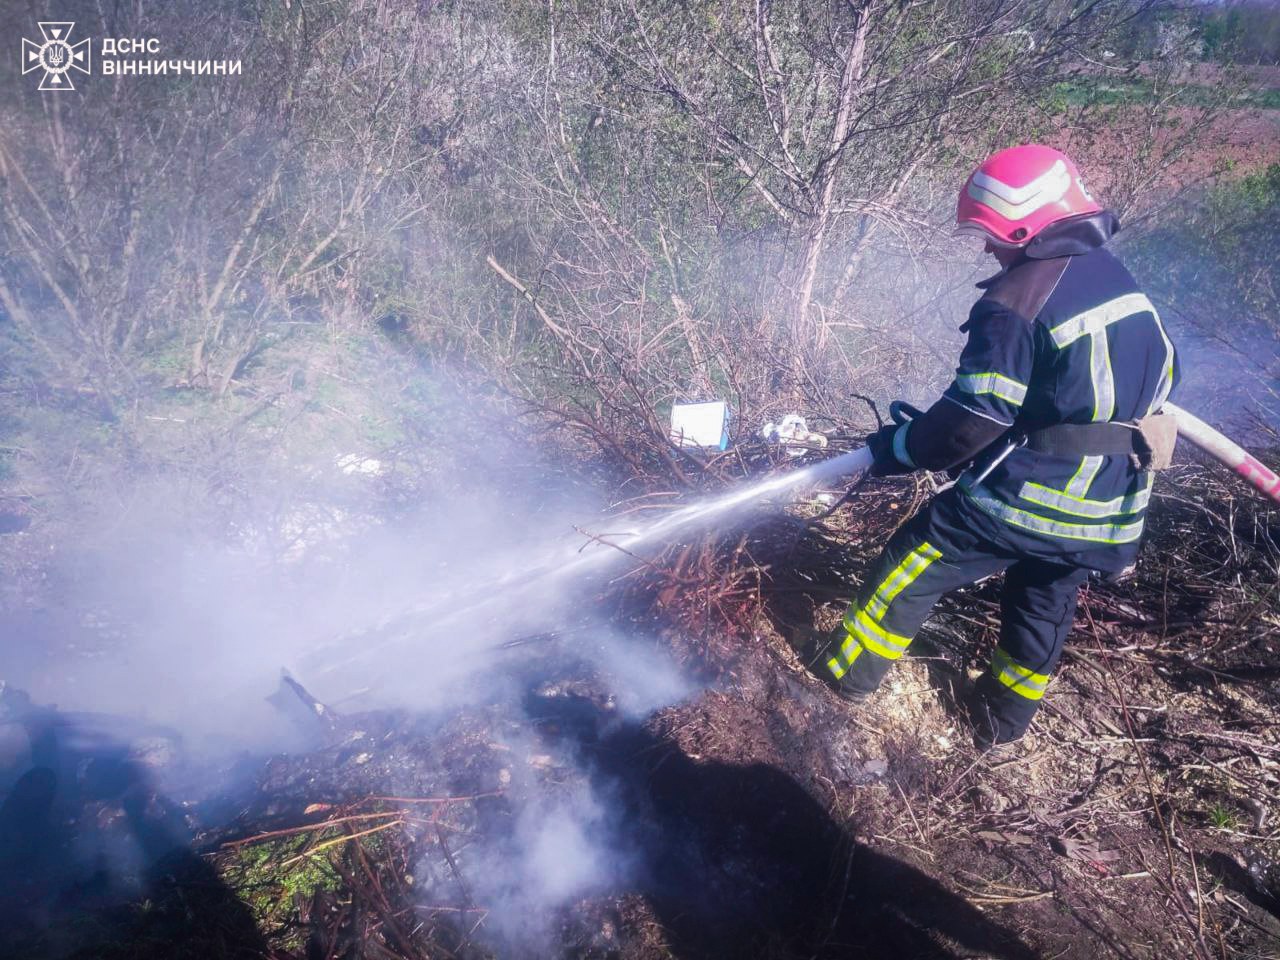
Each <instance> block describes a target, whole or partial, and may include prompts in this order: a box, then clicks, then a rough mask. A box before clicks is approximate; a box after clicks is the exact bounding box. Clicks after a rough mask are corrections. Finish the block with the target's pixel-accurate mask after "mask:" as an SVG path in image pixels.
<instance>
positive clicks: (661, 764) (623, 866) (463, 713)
mask: <svg viewBox="0 0 1280 960" xmlns="http://www.w3.org/2000/svg"><path fill="white" fill-rule="evenodd" d="M888 492H892V490H890V491H888ZM901 492H902V494H903V497H902V498H901V499H900V500H898V501H896V502H897V503H898V510H897V512H896V514H895V513H890V514H889V516H890V518H892V517H893V516H902V515H905V514H906V513H907V512H909V506H910V503H911V500H910V497H911V496H912V495H913V491H912V490H910V489H907V488H903V489H902V491H901ZM885 493H886V490H885V489H880V490H875V491H867V492H866V493H865V494H864V495H863V496H865V497H876V498H878V499H877V502H878V503H883V502H884V497H885ZM914 493H915V494H916V495H918V493H919V491H918V490H916V491H914ZM809 512H810V513H811V512H812V510H810V511H809ZM805 513H806V510H805V508H800V509H798V510H797V511H796V513H795V515H793V516H791V517H782V518H777V519H776V520H774V521H771V522H769V523H767V524H763V525H761V527H760V528H759V529H757V530H756V531H754V532H753V533H752V534H751V535H750V537H748V538H746V539H743V540H740V541H737V542H735V543H733V544H729V545H728V546H727V547H726V548H725V553H724V554H722V555H721V556H724V555H727V556H730V557H732V558H734V563H736V564H738V568H735V569H737V571H738V572H736V573H733V574H732V575H730V574H726V573H723V571H722V573H721V575H719V576H717V577H716V578H715V579H714V582H712V583H709V584H708V585H706V586H705V587H703V588H701V589H700V590H699V589H694V588H693V587H692V586H690V585H689V584H690V583H691V580H690V575H691V571H692V570H693V569H694V566H695V563H694V561H693V560H691V559H690V554H689V551H688V550H685V551H683V552H681V553H679V554H678V555H676V556H675V557H673V558H672V565H671V569H673V570H674V571H675V573H676V574H678V576H679V578H680V579H679V582H680V583H681V584H684V585H685V589H681V590H673V589H671V584H670V583H667V584H665V585H664V584H663V583H662V582H661V578H660V577H659V578H658V579H657V582H653V583H650V584H649V585H648V587H647V588H646V589H644V590H637V591H636V592H635V593H634V594H632V595H630V596H628V597H627V601H628V604H627V605H626V606H625V609H630V610H632V611H634V610H635V609H636V605H637V600H638V599H642V600H644V602H645V604H647V606H646V607H645V616H646V620H645V623H646V624H647V625H648V626H647V627H646V629H648V628H651V627H652V624H653V623H655V622H656V623H658V624H660V625H661V626H660V628H659V629H657V630H656V631H654V633H653V642H654V643H656V644H659V645H662V646H666V647H669V648H670V649H672V650H674V651H676V652H677V653H678V654H679V655H680V656H682V657H685V658H687V661H688V664H689V666H690V668H691V669H693V668H696V669H698V670H699V671H701V673H702V675H703V676H704V677H705V678H706V688H705V689H704V690H702V692H700V693H698V694H697V695H694V696H692V697H690V698H688V699H687V700H686V701H684V702H682V703H681V704H678V705H676V706H673V707H669V708H667V709H665V710H662V711H660V712H659V713H657V714H655V715H652V716H649V717H630V716H627V715H625V714H624V713H623V712H622V711H621V710H619V708H618V707H617V705H616V704H615V702H614V700H613V698H612V697H611V695H610V690H611V687H612V686H613V681H614V679H616V678H611V677H610V676H608V675H607V674H605V673H604V672H602V671H601V670H599V669H597V668H593V667H590V666H587V665H585V664H584V663H583V662H582V661H581V660H579V659H577V658H576V657H575V656H574V655H573V653H572V646H571V644H570V642H569V640H568V638H565V639H561V640H554V639H552V640H548V641H547V642H545V643H539V644H536V645H531V646H526V647H520V648H517V652H515V653H514V654H513V655H512V658H511V660H510V662H509V663H508V666H509V667H510V669H511V670H512V671H513V672H514V674H515V675H516V676H517V678H518V680H519V684H520V686H521V689H523V691H524V692H523V695H522V696H521V697H520V698H519V700H518V702H517V703H516V704H515V705H513V704H511V703H510V701H509V699H506V698H499V697H497V696H495V699H494V702H493V703H490V704H485V703H480V704H478V705H475V706H472V707H468V708H466V709H463V710H459V711H456V712H455V713H453V714H451V715H449V716H446V717H440V716H436V717H428V716H421V715H411V714H406V713H396V712H378V711H369V712H363V713H356V712H353V713H349V714H346V715H340V716H339V717H338V718H337V719H336V720H335V721H334V723H333V724H332V725H329V726H326V727H324V728H323V729H318V730H316V731H313V735H314V737H315V742H314V744H313V746H312V747H311V748H309V749H305V750H300V751H299V752H296V753H293V754H287V755H279V756H276V757H273V758H270V759H268V760H266V761H263V760H261V759H254V758H242V759H241V760H240V761H239V762H238V763H237V762H235V761H227V765H226V767H225V768H224V769H221V770H218V771H214V773H215V777H214V778H213V779H214V781H215V782H221V783H222V784H225V789H219V788H218V787H217V786H214V787H212V788H211V787H210V786H209V783H210V777H209V773H210V771H209V770H207V769H204V770H185V769H184V766H185V763H186V761H185V760H184V757H183V754H182V749H181V744H180V743H179V742H177V741H176V740H175V739H174V738H173V737H172V736H171V735H170V734H168V733H167V732H166V731H163V730H152V729H146V728H138V727H134V726H130V725H129V724H128V723H125V722H122V721H118V720H111V721H108V720H107V719H106V718H101V717H87V716H74V715H65V714H60V713H57V712H56V711H48V710H41V709H38V708H36V707H34V706H33V705H31V704H29V703H26V702H24V701H23V700H22V699H21V697H20V696H17V695H15V694H14V693H13V692H12V691H9V692H8V694H7V696H6V700H5V702H4V705H3V710H4V713H3V715H2V716H0V719H3V720H5V723H4V725H3V728H4V729H5V730H6V731H8V735H10V736H11V737H12V736H17V735H18V733H17V731H20V732H21V736H22V737H24V738H25V741H24V743H25V747H26V749H27V751H28V755H29V758H30V762H25V761H24V762H25V769H19V768H18V767H17V766H14V767H13V768H12V769H10V770H9V771H8V774H9V776H8V780H7V781H6V784H8V785H9V786H8V791H7V794H6V796H5V799H4V801H3V808H2V809H0V870H2V871H3V875H4V881H5V882H4V883H3V885H2V886H0V890H2V891H3V892H2V893H0V898H2V899H3V903H2V904H0V910H3V913H2V914H0V931H3V933H0V943H2V944H3V950H2V951H0V955H3V956H14V957H51V956H73V957H80V958H90V957H93V958H98V957H102V958H124V957H129V958H133V957H140V958H152V957H155V958H159V957H166V958H168V957H193V958H194V957H202V958H204V957H212V958H221V957H245V958H248V957H278V958H283V957H290V958H301V957H306V958H312V957H317V958H320V957H325V958H338V957H477V958H478V957H492V956H502V957H524V956H532V955H537V954H545V955H550V956H564V957H575V958H587V957H593V958H595V957H598V958H606V957H608V958H619V960H631V958H635V960H650V958H654V960H656V958H709V957H739V956H751V957H776V958H800V957H805V958H809V957H866V958H895V960H897V958H910V957H920V958H933V957H937V958H967V957H1005V958H1023V957H1026V958H1033V957H1046V958H1049V957H1052V958H1061V960H1074V958H1080V960H1084V958H1090V960H1093V958H1098V957H1119V958H1164V957H1192V956H1204V957H1241V958H1244V957H1276V956H1280V899H1277V890H1278V889H1280V882H1277V881H1278V880H1280V877H1278V876H1277V869H1276V868H1275V866H1274V865H1273V864H1274V861H1276V860H1280V834H1278V833H1277V828H1276V826H1275V824H1274V817H1275V815H1276V813H1277V800H1278V797H1280V790H1278V789H1277V787H1278V785H1280V737H1278V735H1277V733H1276V730H1275V727H1274V715H1275V706H1276V697H1277V680H1278V678H1280V668H1278V667H1277V664H1278V663H1280V657H1277V644H1278V643H1280V615H1278V614H1277V603H1276V590H1277V577H1276V569H1277V568H1276V563H1277V556H1278V555H1280V550H1277V540H1278V539H1280V532H1278V531H1277V519H1276V514H1275V512H1274V510H1273V509H1268V508H1266V507H1265V506H1263V505H1261V504H1260V502H1257V501H1254V500H1251V499H1250V498H1249V495H1248V494H1246V493H1244V492H1243V491H1241V490H1238V489H1235V488H1233V487H1230V486H1226V485H1224V483H1223V482H1221V481H1219V480H1218V479H1217V477H1216V475H1214V474H1212V473H1209V472H1207V471H1204V470H1202V469H1200V468H1198V467H1194V466H1187V467H1184V468H1182V469H1181V471H1180V472H1178V473H1176V474H1174V475H1173V476H1171V477H1170V478H1169V480H1168V482H1167V483H1165V484H1164V492H1163V493H1162V495H1161V496H1160V497H1159V498H1158V500H1157V504H1156V507H1155V508H1154V509H1153V515H1152V521H1151V523H1152V530H1151V535H1150V541H1149V543H1148V547H1147V551H1146V553H1145V555H1144V559H1143V563H1142V566H1141V568H1140V569H1139V571H1138V573H1137V574H1136V575H1135V577H1133V578H1132V579H1130V580H1129V581H1127V582H1125V583H1121V584H1118V585H1096V586H1093V587H1091V588H1090V590H1089V592H1088V595H1087V596H1086V598H1085V602H1084V605H1083V608H1082V613H1081V616H1080V618H1079V623H1078V628H1077V632H1076V634H1075V636H1074V637H1073V642H1072V645H1071V648H1070V652H1069V655H1068V657H1067V659H1066V663H1065V666H1064V668H1063V669H1062V670H1061V672H1060V677H1059V679H1058V681H1057V683H1056V684H1055V686H1054V690H1053V693H1052V695H1051V696H1050V698H1049V699H1048V701H1047V706H1046V709H1045V711H1043V712H1042V717H1041V719H1040V721H1039V722H1038V724H1037V727H1036V730H1035V733H1034V735H1033V736H1032V737H1031V738H1029V741H1028V742H1026V743H1024V744H1023V745H1022V746H1020V747H1019V748H1018V749H1017V750H1016V751H1014V752H1012V753H1010V754H1007V755H1002V756H999V757H994V758H990V757H987V758H984V757H981V756H979V755H978V754H977V753H976V752H975V751H974V750H973V748H972V747H971V745H970V743H969V739H968V731H967V728H966V726H965V723H964V721H963V718H962V717H961V715H960V714H959V712H958V711H957V710H956V709H955V708H954V702H955V697H956V691H957V690H958V689H961V688H963V686H964V685H965V683H966V682H967V681H968V679H969V678H970V677H971V676H972V675H973V674H974V672H976V671H977V670H978V669H980V666H981V664H982V663H983V662H984V660H985V657H986V656H987V655H988V654H989V650H990V646H991V645H992V644H993V643H994V638H995V624H996V611H997V609H998V608H997V607H996V603H995V596H996V593H995V591H996V588H997V585H996V584H991V583H988V584H983V585H980V586H978V587H977V588H975V589H973V590H971V591H967V592H965V593H963V594H960V595H958V596H957V597H955V598H953V599H951V600H949V601H947V602H946V603H945V604H944V606H943V608H942V609H940V611H939V613H938V615H937V616H936V617H935V618H934V619H933V620H931V622H930V625H929V627H928V628H927V630H926V632H925V634H924V635H923V636H922V637H921V639H920V641H919V642H918V644H917V646H916V648H915V649H914V656H913V657H911V658H910V659H909V660H908V661H907V662H904V663H903V664H901V665H900V668H899V669H897V670H896V672H895V673H894V675H893V676H892V677H891V679H890V682H888V683H887V684H886V687H885V689H883V690H882V691H881V692H879V693H878V694H877V695H876V697H875V698H874V699H873V700H872V702H871V703H870V704H867V705H864V706H861V707H851V706H848V705H845V704H843V703H841V702H840V701H838V700H836V699H835V698H834V697H833V696H831V695H830V693H829V692H828V691H827V690H826V688H825V687H824V686H822V685H821V684H820V683H819V682H817V681H816V680H815V679H813V677H812V676H811V675H810V674H809V673H808V671H807V670H806V669H805V667H804V665H803V663H802V662H801V660H800V658H799V656H798V655H797V648H798V647H800V646H801V643H802V640H803V638H804V635H805V633H806V631H811V630H812V629H813V628H814V627H817V628H819V629H821V628H824V627H826V626H828V625H829V624H830V623H831V622H832V621H833V620H834V619H835V618H836V617H838V615H839V610H840V605H839V602H838V600H837V598H838V597H839V596H840V595H842V594H847V593H848V592H849V591H850V590H851V589H852V578H853V577H854V576H855V575H856V571H857V570H859V569H860V565H861V563H862V562H864V561H865V559H866V558H867V555H868V554H869V552H870V551H871V550H872V549H874V544H876V543H879V542H882V540H883V537H884V536H885V534H886V532H887V531H886V530H885V529H884V526H883V520H882V519H881V518H883V517H884V516H885V515H886V514H885V512H884V511H874V512H873V511H871V510H868V509H864V508H863V507H862V506H861V500H860V498H855V501H854V503H853V505H852V506H851V507H850V508H848V509H845V510H843V511H841V512H840V513H838V514H837V515H836V516H835V517H833V518H830V519H829V520H827V521H824V522H823V523H822V524H821V525H820V526H818V527H813V526H806V525H805V524H804V522H803V517H804V515H805ZM872 518H876V519H875V525H873V522H872ZM890 522H892V519H891V520H890ZM712 554H714V551H710V552H709V553H708V556H712ZM712 559H714V557H712ZM784 561H785V562H784ZM708 562H710V561H708ZM600 602H601V603H603V602H606V601H605V600H603V599H602V600H601V601H600ZM633 615H634V614H633ZM735 622H736V623H737V624H738V626H739V627H740V629H739V630H737V631H736V632H734V631H732V630H729V629H728V627H729V626H730V625H732V624H733V623H735ZM637 629H640V628H639V627H637ZM617 669H619V670H625V669H626V664H620V665H618V667H617ZM184 783H190V784H192V785H193V786H191V787H190V788H189V789H187V788H185V787H184V786H183V785H184ZM197 783H198V784H199V787H198V788H197V787H196V786H194V785H195V784H197ZM583 797H592V798H595V801H593V802H584V801H583V799H582V798H583ZM544 807H550V808H556V809H563V810H566V811H568V818H569V819H570V820H571V821H574V825H575V826H576V827H577V828H578V829H579V831H580V833H581V834H583V835H588V836H592V837H595V838H597V839H599V838H604V839H603V841H602V842H601V844H600V847H601V848H603V849H605V850H607V851H608V853H607V856H606V857H605V861H606V862H604V863H603V864H600V863H594V864H593V866H592V867H591V869H589V870H587V871H586V873H585V874H584V873H582V871H581V870H578V871H576V872H574V871H570V872H572V873H574V880H573V882H572V883H570V884H568V885H567V886H565V887H564V888H563V890H560V891H559V893H560V894H562V896H557V890H556V889H554V887H555V880H554V878H555V877H556V876H557V875H558V872H557V870H554V869H551V870H548V869H547V864H545V863H543V864H541V867H540V869H541V870H542V872H541V873H536V874H534V875H536V876H545V877H546V878H547V880H546V883H547V884H548V885H549V887H550V888H552V889H548V890H547V891H545V893H546V896H545V897H544V896H540V895H539V894H540V893H542V891H538V890H531V889H529V887H530V886H531V884H530V883H529V877H530V876H531V875H530V874H528V873H527V872H522V871H523V870H524V868H523V867H522V866H521V865H522V864H524V863H525V862H526V861H527V860H528V857H529V855H530V854H529V850H530V843H529V838H528V837H527V836H526V835H525V830H526V827H527V824H528V822H529V821H528V815H529V812H530V811H536V810H539V809H542V808H544ZM566 835H567V836H569V837H571V838H572V837H574V836H577V835H578V834H575V833H573V831H570V832H569V833H568V834H566ZM574 849H575V845H574V843H573V842H568V843H565V844H559V845H556V844H553V845H552V847H551V848H550V850H549V851H548V850H544V851H543V853H544V854H548V853H549V855H550V856H551V858H552V860H553V861H564V864H562V865H564V866H566V867H569V866H572V861H573V860H574ZM552 901H563V902H560V903H559V905H557V906H554V907H550V906H548V904H549V903H551V902H552Z"/></svg>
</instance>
